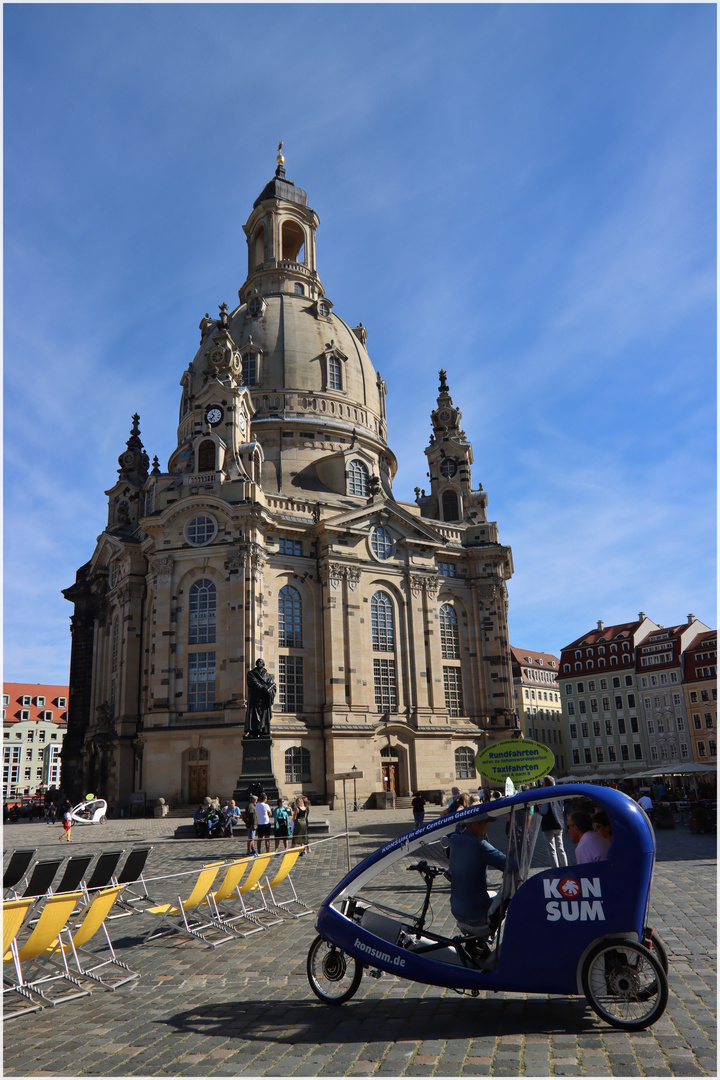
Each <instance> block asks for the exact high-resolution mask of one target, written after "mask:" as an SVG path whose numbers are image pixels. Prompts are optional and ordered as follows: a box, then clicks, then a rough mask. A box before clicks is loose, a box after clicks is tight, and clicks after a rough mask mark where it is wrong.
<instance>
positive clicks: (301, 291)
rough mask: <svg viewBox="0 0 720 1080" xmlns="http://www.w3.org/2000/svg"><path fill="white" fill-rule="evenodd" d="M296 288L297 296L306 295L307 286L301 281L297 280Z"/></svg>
mask: <svg viewBox="0 0 720 1080" xmlns="http://www.w3.org/2000/svg"><path fill="white" fill-rule="evenodd" d="M294 289H295V295H296V296H304V295H305V286H304V285H301V284H300V282H299V281H296V282H295V285H294Z"/></svg>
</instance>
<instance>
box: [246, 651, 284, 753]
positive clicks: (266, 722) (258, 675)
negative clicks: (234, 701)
mask: <svg viewBox="0 0 720 1080" xmlns="http://www.w3.org/2000/svg"><path fill="white" fill-rule="evenodd" d="M247 689H248V702H247V712H246V713H245V735H246V736H248V737H250V738H255V739H258V738H260V737H262V736H265V737H267V736H269V735H270V718H271V716H272V707H273V702H274V700H275V694H276V693H277V686H276V685H275V679H274V677H273V676H272V675H271V674H270V672H269V671H268V670H267V668H266V667H265V663H264V661H262V660H258V661H257V662H256V664H255V667H254V668H250V670H249V671H248V673H247Z"/></svg>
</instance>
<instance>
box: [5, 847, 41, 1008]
mask: <svg viewBox="0 0 720 1080" xmlns="http://www.w3.org/2000/svg"><path fill="white" fill-rule="evenodd" d="M31 857H32V856H31ZM25 865H26V866H27V863H26V864H25ZM15 880H16V881H18V880H19V878H16V879H15ZM32 906H33V900H32V899H31V898H29V897H28V899H26V900H6V901H5V902H4V903H3V956H4V957H5V958H6V961H7V962H8V963H9V962H10V961H11V960H12V963H13V964H14V966H15V974H16V975H17V982H12V981H11V980H10V979H6V978H5V975H4V974H3V983H7V984H8V985H7V987H3V1018H4V1019H5V1020H11V1019H12V1018H13V1017H14V1016H22V1015H23V1014H24V1013H29V1012H37V1011H38V1010H39V1009H44V1008H45V1006H44V1005H43V1003H42V1001H36V1000H35V997H34V996H33V993H32V991H31V990H29V989H28V987H27V986H26V985H25V980H24V979H23V974H22V971H21V969H20V962H19V960H18V958H17V946H16V944H15V939H16V937H17V935H18V932H19V930H20V927H21V926H22V924H23V920H24V918H25V916H26V915H27V913H28V911H29V910H30V908H31V907H32ZM13 993H15V994H17V995H18V996H19V997H20V1000H21V1002H22V1008H21V1009H20V1008H16V1009H13V1010H12V1011H11V1012H9V1011H8V1007H7V1005H6V1004H5V994H13ZM28 1001H29V1002H30V1004H29V1005H28V1004H27V1003H28Z"/></svg>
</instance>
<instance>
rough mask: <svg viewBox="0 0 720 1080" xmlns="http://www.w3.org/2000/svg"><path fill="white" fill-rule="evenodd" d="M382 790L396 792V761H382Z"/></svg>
mask: <svg viewBox="0 0 720 1080" xmlns="http://www.w3.org/2000/svg"><path fill="white" fill-rule="evenodd" d="M382 778H383V791H394V792H395V794H396V795H397V792H398V763H397V762H396V761H383V764H382Z"/></svg>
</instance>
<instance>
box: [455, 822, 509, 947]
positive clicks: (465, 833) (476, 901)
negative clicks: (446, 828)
mask: <svg viewBox="0 0 720 1080" xmlns="http://www.w3.org/2000/svg"><path fill="white" fill-rule="evenodd" d="M489 824H490V821H489V819H488V818H485V819H484V820H478V819H477V818H475V819H474V820H473V821H470V822H468V823H467V824H466V825H465V828H464V829H463V830H462V831H461V832H455V833H453V834H452V835H451V836H450V911H451V912H452V914H453V916H454V918H455V922H456V923H457V925H458V928H459V930H460V932H461V933H462V934H467V935H469V936H471V937H480V938H487V937H489V936H490V927H489V926H488V912H489V909H490V905H491V903H492V899H491V897H490V895H489V893H488V889H487V868H488V866H492V867H494V868H495V869H496V870H503V869H504V867H505V856H504V855H503V853H502V852H501V851H498V849H497V848H494V847H493V846H492V844H491V843H489V841H488V840H487V831H488V826H489Z"/></svg>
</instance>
